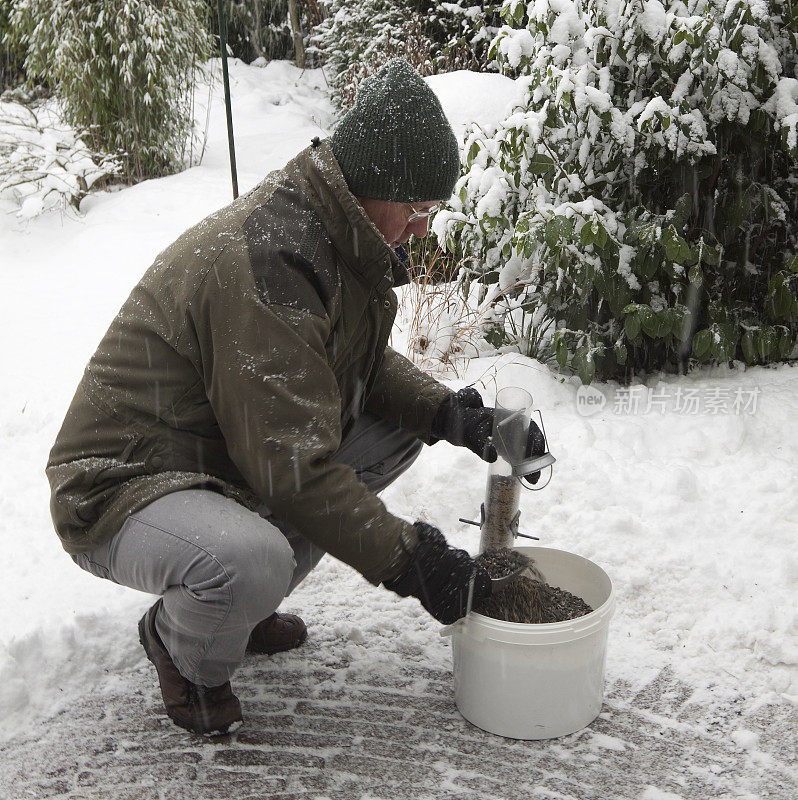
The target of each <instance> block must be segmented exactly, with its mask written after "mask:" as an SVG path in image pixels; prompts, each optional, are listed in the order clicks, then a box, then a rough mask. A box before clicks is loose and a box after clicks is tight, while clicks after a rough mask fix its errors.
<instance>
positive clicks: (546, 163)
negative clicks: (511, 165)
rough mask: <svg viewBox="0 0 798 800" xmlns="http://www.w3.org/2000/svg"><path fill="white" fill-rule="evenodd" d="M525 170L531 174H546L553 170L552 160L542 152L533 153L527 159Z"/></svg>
mask: <svg viewBox="0 0 798 800" xmlns="http://www.w3.org/2000/svg"><path fill="white" fill-rule="evenodd" d="M527 170H528V171H529V172H531V173H532V174H533V175H548V174H549V173H550V172H553V171H554V161H552V160H551V158H549V156H547V155H545V154H543V153H535V155H533V156H532V158H531V159H530V161H529V166H528V167H527Z"/></svg>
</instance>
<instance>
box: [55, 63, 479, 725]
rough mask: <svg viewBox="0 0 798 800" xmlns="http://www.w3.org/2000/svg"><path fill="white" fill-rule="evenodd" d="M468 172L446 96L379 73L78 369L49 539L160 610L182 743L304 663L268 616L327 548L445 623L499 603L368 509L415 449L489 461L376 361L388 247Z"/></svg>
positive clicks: (376, 507) (465, 396) (473, 436)
mask: <svg viewBox="0 0 798 800" xmlns="http://www.w3.org/2000/svg"><path fill="white" fill-rule="evenodd" d="M458 172H459V155H458V146H457V142H456V140H455V137H454V135H453V133H452V130H451V128H450V126H449V124H448V122H447V120H446V117H445V116H444V114H443V112H442V109H441V107H440V104H439V102H438V100H437V98H436V97H435V95H434V94H433V93H432V92H431V91H430V89H429V88H428V87H427V85H426V83H425V82H424V81H423V80H422V79H421V78H420V77H419V76H418V75H417V74H416V73H415V72H414V71H413V70H412V69H411V68H410V67H409V65H407V64H406V63H404V62H402V61H399V60H396V61H393V62H391V63H390V64H388V65H387V66H386V67H384V68H383V69H382V70H380V72H379V73H377V74H376V75H374V76H373V77H372V78H370V79H369V80H367V81H365V82H364V83H363V86H362V88H361V90H360V92H359V94H358V97H357V101H356V103H355V106H354V107H353V109H352V110H351V111H350V112H349V113H348V114H347V115H346V116H345V117H344V118H343V120H342V121H341V123H340V125H339V127H338V128H337V129H336V131H335V133H334V134H333V136H332V137H331V138H330V139H326V140H324V141H320V140H318V139H315V140H314V141H313V143H312V144H311V145H310V146H309V147H307V148H306V149H305V150H303V151H302V152H301V153H300V154H299V155H298V156H296V158H294V159H293V160H291V161H290V162H289V163H288V164H287V165H286V166H285V167H284V168H283V169H282V170H280V171H278V172H274V173H272V174H270V175H268V176H267V177H266V178H265V180H264V181H263V182H262V183H261V184H259V185H258V186H256V187H255V188H254V189H253V190H252V191H250V192H249V193H248V194H246V195H244V196H243V197H240V198H239V199H238V200H236V201H235V202H233V203H232V204H230V205H229V206H227V207H225V208H223V209H221V210H220V211H218V212H216V213H215V214H212V215H211V216H210V217H208V218H207V219H205V220H203V221H202V222H200V223H199V224H198V225H196V226H195V227H193V228H192V229H190V230H188V231H187V232H185V233H184V234H183V235H182V236H180V238H178V239H177V241H176V242H174V244H172V245H171V246H170V247H168V248H167V249H166V250H165V251H164V252H163V253H161V255H160V256H159V257H158V258H157V260H156V261H155V263H154V264H153V265H152V267H150V269H149V270H148V271H147V272H146V273H145V275H144V277H143V278H142V279H141V281H140V282H139V284H138V285H137V286H136V287H135V288H134V289H133V291H132V293H131V295H130V297H129V298H128V299H127V300H126V301H125V303H124V304H123V306H122V308H121V310H120V311H119V313H118V315H117V317H116V318H115V319H114V321H113V322H112V324H111V326H110V328H109V330H108V332H107V333H106V335H105V337H104V338H103V339H102V341H101V342H100V344H99V347H98V348H97V351H96V352H95V354H94V355H93V356H92V358H91V360H90V361H89V364H88V366H87V367H86V370H85V373H84V375H83V378H82V380H81V382H80V385H79V386H78V389H77V392H76V394H75V397H74V399H73V401H72V403H71V405H70V407H69V409H68V411H67V414H66V419H65V420H64V423H63V426H62V428H61V430H60V432H59V434H58V438H57V440H56V442H55V445H54V446H53V449H52V451H51V453H50V457H49V461H48V465H47V476H48V478H49V481H50V485H51V487H52V500H51V512H52V517H53V521H54V525H55V528H56V531H57V533H58V536H59V537H60V540H61V542H62V544H63V547H64V548H65V549H66V551H67V552H68V553H69V554H70V555H71V556H72V558H73V559H74V561H75V562H76V563H77V564H78V565H79V566H80V567H82V568H83V569H85V570H87V571H89V572H91V573H92V574H94V575H97V576H99V577H102V578H105V579H108V580H112V581H115V582H116V583H119V584H122V585H124V586H129V587H132V588H134V589H138V590H141V591H144V592H150V593H152V594H155V595H159V599H158V601H157V602H156V603H155V605H154V606H152V608H151V609H150V610H149V611H148V612H147V613H146V614H145V616H144V617H143V619H142V620H141V621H140V623H139V636H140V639H141V643H142V645H143V646H144V649H145V651H146V653H147V657H148V658H149V659H150V661H152V663H153V664H154V665H155V668H156V670H157V674H158V679H159V682H160V686H161V692H162V696H163V701H164V705H165V708H166V712H167V714H168V715H169V716H170V717H171V718H172V720H174V722H175V723H177V724H178V725H180V726H182V727H183V728H186V729H188V730H190V731H194V732H197V733H204V734H215V733H224V732H226V731H229V730H232V729H233V728H235V727H236V726H237V725H238V724H239V723H240V721H241V719H242V714H241V706H240V704H239V701H238V699H237V698H236V696H235V695H234V694H233V691H232V688H231V685H230V678H231V676H232V675H233V673H234V672H235V670H236V668H237V666H238V665H239V664H240V663H241V661H242V659H243V658H244V654H245V652H246V651H252V652H256V653H275V652H278V651H281V650H287V649H289V648H292V647H296V646H297V645H299V644H301V643H302V641H303V640H304V639H305V636H306V630H305V625H304V623H303V622H302V620H301V619H300V618H299V617H297V616H293V615H290V614H282V613H278V612H277V608H278V606H279V605H280V602H281V601H282V600H283V598H284V597H285V596H286V595H288V594H289V593H290V592H291V591H292V590H293V589H294V587H296V586H297V584H298V583H299V582H300V581H302V579H303V578H304V577H305V576H306V575H307V574H308V573H309V572H310V570H312V569H313V567H314V566H315V565H316V563H317V562H318V561H319V559H320V558H321V557H322V555H323V554H324V553H325V552H326V553H329V554H330V555H332V556H333V557H335V558H337V559H340V560H341V561H343V562H345V563H346V564H349V565H351V566H352V567H353V568H354V569H356V570H358V571H359V572H360V573H361V574H362V575H363V576H364V577H365V578H366V579H367V580H368V581H370V582H371V583H373V584H375V585H378V584H382V585H383V586H385V587H386V588H387V589H390V590H392V591H394V592H396V593H397V594H399V595H401V596H408V595H414V596H415V597H417V598H419V600H420V601H421V603H422V604H423V606H424V608H426V609H427V610H428V611H429V612H430V613H431V614H432V615H433V616H434V617H435V618H436V619H438V620H440V621H442V622H445V623H447V622H452V621H454V620H456V619H457V618H459V617H460V616H462V615H463V614H465V613H466V603H467V598H468V594H469V588H470V587H471V586H472V585H473V588H472V589H471V591H472V592H473V601H474V602H478V601H479V600H480V599H482V598H483V597H485V596H487V594H488V593H489V580H488V577H487V575H486V574H485V572H484V571H483V570H482V569H480V568H477V566H476V565H475V563H474V561H473V560H472V559H471V558H470V557H469V555H468V554H467V553H466V552H465V551H463V550H458V549H455V548H452V547H450V546H448V545H447V543H446V540H445V539H444V537H443V536H442V534H441V533H440V531H438V530H437V529H435V528H433V527H432V526H430V525H428V524H425V523H420V522H417V523H416V524H415V525H411V524H409V523H407V522H405V521H404V520H402V519H400V518H399V517H396V516H394V515H392V514H391V513H389V512H388V511H387V509H386V508H385V506H384V505H383V503H382V502H381V501H380V500H379V499H378V497H377V493H378V492H380V491H381V490H382V489H384V488H385V487H386V486H387V485H388V484H390V483H391V482H392V481H393V480H395V479H396V478H397V477H398V476H399V475H400V474H401V473H402V472H404V471H405V470H406V469H407V468H408V467H409V466H410V465H411V464H412V462H413V460H414V459H415V458H416V457H417V456H418V454H419V451H420V450H421V448H422V446H423V445H422V443H426V444H431V443H434V442H435V441H437V440H439V439H446V440H448V441H450V442H452V443H454V444H457V445H464V446H467V447H469V448H471V449H472V450H473V451H474V452H476V453H477V454H479V455H480V456H483V457H485V454H486V452H487V451H486V445H487V439H488V436H489V433H490V427H491V420H492V415H493V409H490V408H484V407H483V405H482V400H481V398H480V397H479V394H478V393H477V392H476V390H473V389H469V390H464V391H461V392H459V393H457V394H453V393H452V392H451V391H450V390H448V389H447V388H446V387H445V386H443V385H442V384H440V383H438V382H436V381H435V380H433V379H432V378H430V377H429V376H427V375H425V374H423V373H422V372H420V371H419V370H418V369H417V368H416V367H415V366H414V365H413V364H412V363H411V362H409V361H408V360H407V359H405V358H404V357H402V356H400V355H398V354H397V353H396V352H394V351H393V350H392V349H391V348H389V347H388V346H387V342H388V335H389V333H390V330H391V326H392V324H393V321H394V316H395V314H396V305H397V301H396V296H395V294H394V292H393V287H394V286H398V285H401V284H403V283H406V282H407V281H408V274H407V270H406V268H405V263H404V260H403V258H404V257H405V255H404V251H403V249H402V247H401V246H402V245H403V244H404V243H405V242H407V241H408V239H409V238H410V237H411V236H424V235H425V234H426V232H427V220H428V217H429V214H430V213H431V212H432V210H433V209H434V207H435V206H436V205H437V203H438V202H439V201H441V200H443V199H445V198H448V197H449V196H450V195H451V192H452V190H453V187H454V184H455V181H456V179H457V177H458Z"/></svg>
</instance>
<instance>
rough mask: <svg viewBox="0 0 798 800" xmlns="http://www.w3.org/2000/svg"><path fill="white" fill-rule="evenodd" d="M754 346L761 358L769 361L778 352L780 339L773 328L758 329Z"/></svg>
mask: <svg viewBox="0 0 798 800" xmlns="http://www.w3.org/2000/svg"><path fill="white" fill-rule="evenodd" d="M754 346H755V348H756V354H757V355H758V356H759V360H760V361H764V362H767V361H769V360H770V359H771V358H772V357H773V356H774V355H775V354H776V348H777V346H778V340H777V339H776V334H775V332H774V330H773V328H762V329H761V330H760V331H758V332H757V334H756V336H755V337H754Z"/></svg>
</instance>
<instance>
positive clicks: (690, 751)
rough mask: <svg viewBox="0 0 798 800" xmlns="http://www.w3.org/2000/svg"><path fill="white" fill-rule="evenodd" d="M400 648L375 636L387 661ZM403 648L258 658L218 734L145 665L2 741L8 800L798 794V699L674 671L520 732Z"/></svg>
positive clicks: (311, 650)
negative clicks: (561, 733)
mask: <svg viewBox="0 0 798 800" xmlns="http://www.w3.org/2000/svg"><path fill="white" fill-rule="evenodd" d="M330 613H331V612H330ZM393 642H394V640H393V639H392V640H390V641H387V640H383V641H380V642H379V646H380V647H382V648H383V649H382V650H381V651H380V658H381V659H382V658H383V656H385V654H386V653H387V654H388V655H390V648H391V647H393V646H394V644H393ZM375 646H376V645H375ZM348 647H349V651H347V653H348V654H345V653H344V650H346V649H347V648H348ZM350 651H351V652H350ZM400 651H401V654H402V658H401V659H400V658H397V667H396V673H392V672H391V669H390V668H389V667H388V666H384V664H383V662H382V661H380V662H379V663H380V667H379V669H376V668H375V664H374V663H372V660H371V656H370V653H369V650H368V648H365V647H360V648H351V646H350V645H348V644H347V643H346V642H345V641H343V640H335V639H333V638H331V637H327V638H325V639H324V640H323V641H321V640H320V641H317V642H315V643H314V642H313V641H312V639H309V640H308V643H307V644H306V645H305V646H304V647H303V648H301V649H300V650H298V651H295V652H294V653H293V654H290V653H289V654H281V656H280V657H279V658H271V659H258V658H254V657H252V658H249V657H248V658H247V660H246V662H245V664H244V665H243V667H242V668H241V670H239V672H238V673H237V674H236V676H235V679H234V688H235V689H236V690H237V691H238V692H239V696H240V697H241V698H242V702H243V705H244V714H245V723H244V726H243V727H242V728H241V730H240V731H239V732H238V733H237V734H233V735H230V736H225V737H219V738H216V739H208V738H206V737H202V736H196V735H193V734H190V733H187V732H185V731H182V730H180V729H179V728H177V727H176V726H174V725H173V724H172V723H171V721H170V720H169V719H168V718H167V717H166V716H165V715H164V713H163V709H162V707H161V704H160V698H159V693H158V687H157V683H156V681H155V677H154V672H153V671H152V670H151V669H150V668H149V667H148V666H146V667H142V668H137V669H134V670H132V671H131V672H130V673H128V674H126V675H124V676H123V677H121V678H120V681H119V682H118V683H116V684H115V685H114V688H112V689H108V690H107V691H106V693H105V694H102V693H98V692H97V691H96V689H93V688H92V689H91V690H90V693H89V694H87V696H86V697H83V698H78V699H76V701H75V703H74V704H73V705H72V706H70V707H69V708H67V709H65V710H64V711H63V712H61V713H59V714H57V715H55V716H54V717H52V718H51V719H50V720H48V721H47V722H46V723H45V724H43V725H41V726H40V727H39V728H38V729H37V732H36V734H35V735H28V736H27V737H20V738H19V739H18V740H15V741H11V742H7V743H6V744H4V745H2V746H0V800H30V799H32V800H228V798H229V800H263V799H265V798H276V797H279V798H280V800H292V798H294V799H295V800H320V798H325V800H365V799H366V798H368V800H521V799H522V798H523V800H526V799H527V798H530V800H532V799H533V798H534V800H641V798H643V797H644V796H645V795H646V793H647V792H648V793H649V794H650V796H652V797H654V796H656V794H655V792H654V791H652V787H653V789H654V790H658V791H659V792H661V793H665V792H670V793H671V794H672V795H675V796H676V797H679V798H683V799H684V800H795V799H796V797H798V781H796V768H797V767H798V758H796V752H795V741H796V740H795V730H796V727H798V718H796V710H795V709H794V708H793V707H792V706H790V705H789V704H788V703H786V702H785V703H783V704H779V703H769V704H767V705H761V706H753V705H752V704H751V703H750V702H749V703H746V701H745V700H744V698H742V697H741V698H738V699H736V700H733V701H731V702H721V701H718V702H714V701H712V699H711V697H709V699H707V700H703V699H702V702H696V701H695V699H694V695H693V692H692V691H691V689H690V687H688V686H687V685H685V684H683V683H680V681H679V680H678V679H677V678H676V677H675V676H674V674H673V672H672V671H670V670H667V669H666V670H663V671H662V672H661V673H660V674H659V675H657V676H655V678H654V679H653V680H652V681H650V682H649V683H648V684H647V685H645V686H639V685H638V686H632V685H631V684H629V683H627V682H624V681H620V680H611V681H610V682H609V683H608V686H607V692H606V694H605V704H604V707H603V709H602V713H601V714H600V715H599V717H598V718H597V719H596V720H595V721H594V722H593V723H592V724H591V725H590V726H589V727H588V728H587V729H585V730H584V731H580V732H578V733H576V734H573V735H571V736H566V737H563V738H561V739H558V740H550V741H531V742H524V741H517V740H513V739H506V738H503V737H499V736H492V735H490V734H488V733H485V732H484V731H481V730H480V729H478V728H476V727H475V726H473V725H471V724H470V723H468V722H466V721H465V720H464V719H463V718H462V717H461V716H460V714H459V712H458V711H457V708H456V706H455V704H454V695H453V691H452V686H451V672H450V653H448V652H447V651H446V650H445V649H441V650H440V651H435V650H432V649H431V650H430V652H432V655H430V654H429V653H427V652H426V651H421V649H420V648H419V650H418V655H415V656H412V655H410V656H408V655H407V654H406V652H405V651H407V653H412V652H413V650H412V648H405V650H402V649H401V647H400V646H399V645H396V650H395V654H396V653H399V652H400ZM436 652H438V653H439V654H441V658H440V663H439V664H438V666H437V667H436V666H435V663H436V661H435V659H436V658H437V656H435V653H436ZM402 659H405V661H403V660H402ZM336 664H338V665H340V664H347V665H348V666H347V667H345V668H344V670H345V672H344V673H339V671H338V669H339V668H338V667H335V666H334V665H336ZM705 697H707V695H706V694H702V698H705ZM740 730H742V731H749V732H751V733H754V734H756V735H757V736H758V739H757V741H756V746H755V747H754V748H753V749H751V750H748V749H745V748H743V747H741V746H740V745H739V744H738V743H736V742H735V739H734V738H733V736H732V734H733V733H734V732H735V731H740ZM663 796H667V795H664V794H663Z"/></svg>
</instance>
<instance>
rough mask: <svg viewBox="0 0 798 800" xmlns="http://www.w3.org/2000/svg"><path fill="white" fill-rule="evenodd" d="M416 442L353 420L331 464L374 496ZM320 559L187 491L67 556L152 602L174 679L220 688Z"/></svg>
mask: <svg viewBox="0 0 798 800" xmlns="http://www.w3.org/2000/svg"><path fill="white" fill-rule="evenodd" d="M421 448H422V443H421V442H420V441H419V440H418V439H416V438H415V437H413V436H411V435H410V434H408V433H406V432H404V431H402V430H401V429H399V428H397V427H395V426H394V425H391V424H390V423H388V422H385V421H384V420H381V419H378V418H376V417H372V416H369V415H363V416H361V417H360V418H359V419H358V420H357V422H356V423H355V425H354V427H353V428H352V430H351V431H350V432H349V434H348V435H347V436H346V438H345V439H344V441H343V442H342V443H341V447H340V448H339V450H338V451H337V453H336V454H335V460H336V461H339V462H341V463H344V464H348V465H349V466H351V467H353V468H354V470H355V472H356V474H357V476H358V478H359V479H360V480H361V481H362V482H363V483H364V484H365V485H366V486H368V488H369V489H370V490H371V491H373V492H379V491H381V490H382V489H384V488H385V487H386V486H388V485H389V484H390V483H392V482H393V481H394V480H395V479H396V478H398V477H399V475H401V474H402V473H403V472H404V471H405V470H406V469H407V468H408V467H409V466H410V465H411V464H412V463H413V461H415V459H416V458H417V457H418V454H419V453H420V452H421ZM323 555H324V551H323V550H321V549H320V548H319V547H317V546H316V545H314V544H312V543H311V542H310V541H308V540H307V539H305V538H303V537H302V536H300V535H299V534H298V533H296V532H295V531H293V530H292V529H291V528H290V527H288V526H287V525H285V524H283V523H282V522H281V521H279V520H277V519H276V518H274V517H273V516H272V515H271V514H270V512H269V509H268V508H267V507H266V506H262V507H261V508H259V509H258V512H257V513H254V512H252V511H249V510H248V509H247V508H245V507H244V506H242V505H240V504H239V503H237V502H235V501H234V500H231V499H230V498H228V497H225V496H224V495H221V494H219V493H217V492H212V491H208V490H204V489H188V490H184V491H179V492H173V493H172V494H168V495H165V496H164V497H161V498H158V499H157V500H155V501H154V502H152V503H150V504H149V505H147V506H145V507H144V508H142V509H141V510H140V511H137V512H135V513H134V514H132V515H131V516H130V517H128V519H127V520H126V521H125V523H124V524H123V525H122V528H121V529H120V531H119V532H118V533H117V534H116V535H115V536H114V537H113V538H112V539H110V541H108V542H106V543H105V544H103V545H101V546H100V547H98V548H96V549H95V550H93V551H91V552H89V553H81V554H79V555H75V556H73V557H72V558H73V560H74V561H75V563H77V564H78V565H79V566H80V567H82V568H83V569H85V570H86V571H88V572H90V573H92V574H93V575H97V576H99V577H102V578H106V579H108V580H111V581H114V582H115V583H118V584H121V585H123V586H129V587H131V588H133V589H138V590H140V591H143V592H149V593H151V594H158V595H162V597H163V605H162V607H161V609H160V611H159V613H158V616H157V617H156V623H155V624H156V629H157V631H158V635H159V636H160V637H161V640H162V641H163V643H164V646H165V647H166V649H167V650H168V651H169V655H170V656H171V657H172V661H173V662H174V663H175V666H176V667H177V669H178V670H179V671H180V674H181V675H183V677H185V678H187V679H188V680H190V681H191V682H192V683H198V684H201V685H203V686H218V685H219V684H222V683H224V682H225V681H227V680H229V678H230V676H231V675H232V674H233V672H234V671H235V669H236V668H237V667H238V665H239V664H240V663H241V661H242V660H243V658H244V652H245V650H246V645H247V640H248V639H249V634H250V631H251V630H252V628H254V627H255V625H257V623H258V622H260V621H261V620H262V619H264V618H266V617H268V616H269V615H270V614H272V613H273V612H274V611H275V610H276V609H277V607H278V606H279V605H280V602H281V601H282V599H283V598H284V597H285V596H286V595H287V594H289V593H290V592H291V591H292V590H293V589H294V588H295V587H296V586H297V585H298V584H299V583H300V581H302V579H303V578H304V577H305V576H306V575H307V574H308V573H309V572H310V571H311V570H312V569H313V567H315V566H316V564H317V563H318V562H319V560H320V559H321V557H322V556H323Z"/></svg>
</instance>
